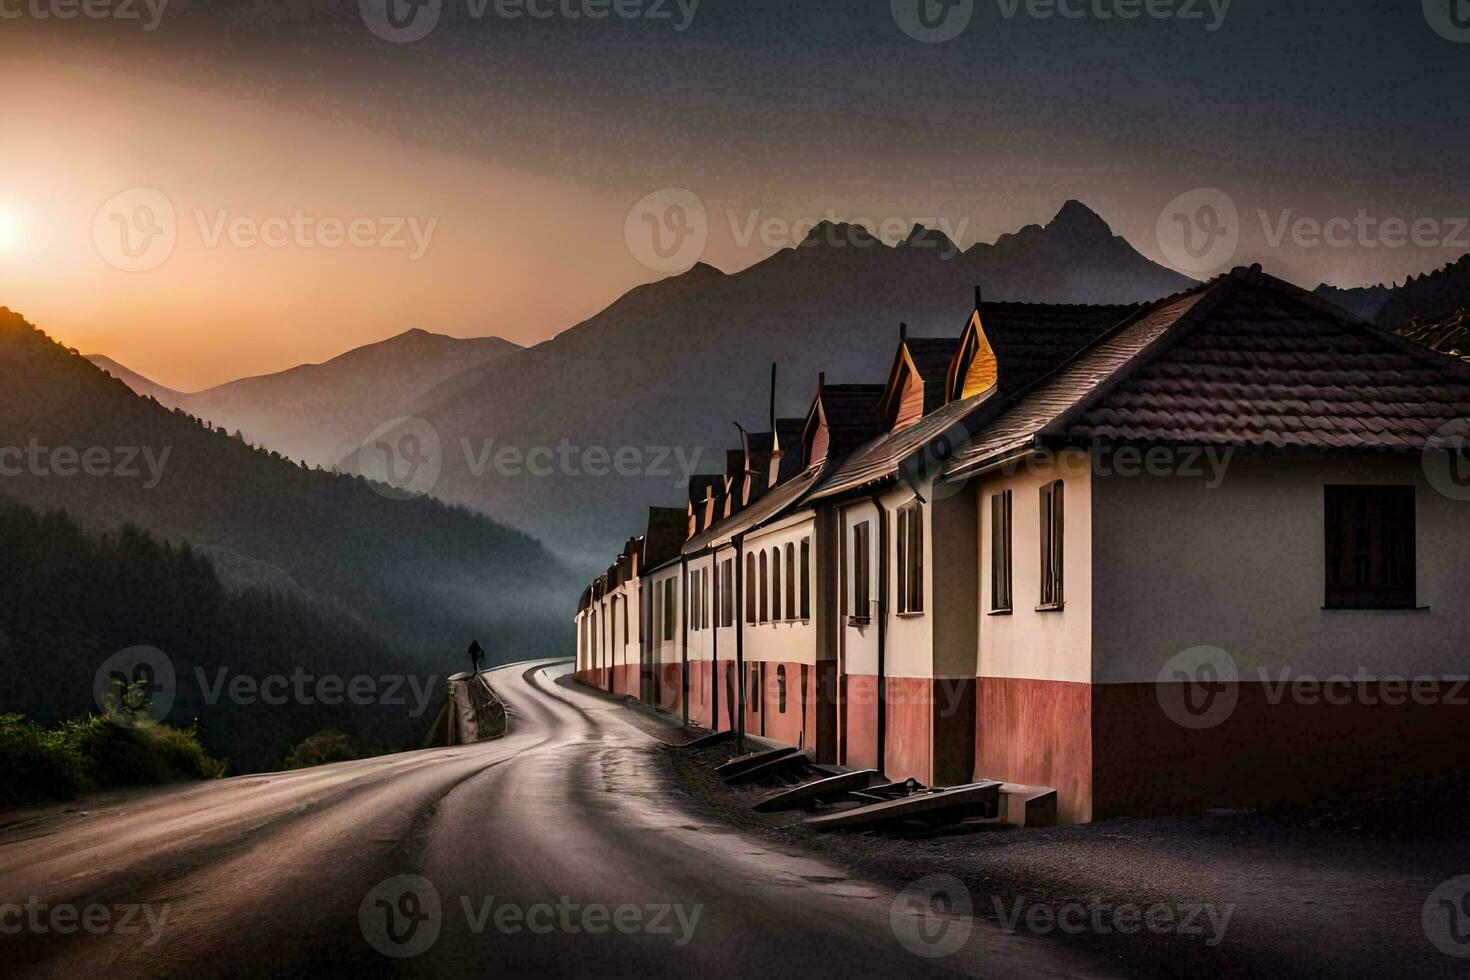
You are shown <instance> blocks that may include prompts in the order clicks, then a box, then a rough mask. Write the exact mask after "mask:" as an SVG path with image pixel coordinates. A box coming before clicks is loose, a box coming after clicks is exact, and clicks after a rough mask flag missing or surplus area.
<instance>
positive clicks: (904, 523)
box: [897, 500, 924, 616]
mask: <svg viewBox="0 0 1470 980" xmlns="http://www.w3.org/2000/svg"><path fill="white" fill-rule="evenodd" d="M897 572H898V574H897V578H898V614H899V615H900V616H922V615H923V614H924V506H923V504H921V503H919V502H918V501H917V500H914V501H910V502H909V503H907V504H904V505H903V506H902V507H900V508H899V509H898V562H897Z"/></svg>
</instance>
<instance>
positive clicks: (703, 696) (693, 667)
mask: <svg viewBox="0 0 1470 980" xmlns="http://www.w3.org/2000/svg"><path fill="white" fill-rule="evenodd" d="M713 673H714V664H713V663H711V662H710V661H708V660H691V661H689V720H690V721H691V722H693V723H694V724H696V725H702V726H703V727H705V728H709V729H711V730H713V729H714V720H715V704H714V696H713V694H712V692H711V690H710V681H711V678H712V677H713Z"/></svg>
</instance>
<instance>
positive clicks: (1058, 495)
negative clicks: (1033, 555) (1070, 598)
mask: <svg viewBox="0 0 1470 980" xmlns="http://www.w3.org/2000/svg"><path fill="white" fill-rule="evenodd" d="M1041 608H1042V609H1060V608H1062V481H1061V480H1057V481H1056V482H1055V483H1048V484H1047V485H1046V486H1044V487H1042V488H1041Z"/></svg>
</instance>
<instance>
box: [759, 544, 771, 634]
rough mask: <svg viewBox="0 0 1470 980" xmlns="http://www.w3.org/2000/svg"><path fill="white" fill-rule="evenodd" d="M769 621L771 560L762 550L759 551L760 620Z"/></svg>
mask: <svg viewBox="0 0 1470 980" xmlns="http://www.w3.org/2000/svg"><path fill="white" fill-rule="evenodd" d="M770 621H771V562H770V558H769V557H768V556H767V555H766V553H765V552H764V551H762V552H761V622H763V623H769V622H770Z"/></svg>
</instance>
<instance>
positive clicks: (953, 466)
mask: <svg viewBox="0 0 1470 980" xmlns="http://www.w3.org/2000/svg"><path fill="white" fill-rule="evenodd" d="M1217 282H1218V280H1217ZM1213 286H1214V284H1213V283H1211V284H1208V285H1206V286H1202V287H1199V288H1197V289H1194V290H1191V291H1189V292H1187V293H1182V294H1180V295H1178V296H1171V297H1169V298H1168V299H1165V300H1160V301H1159V302H1158V303H1156V304H1154V305H1153V306H1150V307H1148V308H1146V309H1143V310H1140V311H1138V312H1136V313H1135V314H1134V315H1133V316H1132V317H1131V318H1130V319H1128V320H1126V321H1125V322H1124V323H1122V324H1121V325H1119V326H1118V327H1117V328H1116V329H1115V330H1113V331H1111V332H1109V333H1108V334H1106V335H1104V337H1103V338H1102V339H1101V340H1098V341H1097V342H1096V343H1095V344H1094V345H1093V346H1092V347H1091V348H1089V349H1087V350H1085V351H1084V352H1082V353H1080V354H1078V355H1077V356H1075V357H1073V358H1072V359H1071V360H1069V361H1068V362H1067V363H1065V364H1064V365H1062V366H1061V367H1060V368H1058V369H1057V370H1056V371H1055V372H1054V373H1053V374H1051V375H1050V376H1048V377H1045V378H1043V379H1042V380H1041V381H1039V382H1037V383H1036V384H1035V385H1034V386H1033V387H1032V388H1031V389H1030V390H1028V391H1026V392H1024V393H1022V394H1021V395H1019V396H1018V397H1017V398H1016V399H1015V400H1014V402H1012V403H1011V404H1010V405H1008V406H1006V407H1005V409H1004V411H1003V412H1001V413H1000V414H999V415H998V416H997V417H996V418H994V419H992V420H990V421H989V423H988V424H987V425H985V426H983V427H982V428H980V429H979V430H978V431H977V432H976V433H975V435H974V436H973V438H972V439H971V440H970V441H969V443H968V444H966V445H964V446H962V447H961V448H959V449H958V450H956V451H955V452H954V454H953V455H952V456H951V457H950V459H949V462H948V464H947V465H946V467H945V473H946V474H948V475H952V476H958V475H962V474H964V473H966V472H969V471H970V470H973V469H974V468H976V467H978V466H981V465H983V464H984V463H985V462H986V461H988V460H990V459H993V458H995V457H998V456H1002V455H1004V454H1005V453H1007V452H1009V451H1011V450H1013V449H1017V448H1020V447H1023V446H1028V445H1030V444H1031V443H1032V442H1034V440H1035V439H1036V437H1037V435H1038V434H1040V432H1041V430H1042V429H1044V428H1045V427H1046V426H1048V425H1050V424H1051V423H1052V422H1054V421H1056V419H1057V418H1058V417H1059V416H1061V415H1062V414H1063V413H1064V412H1066V411H1067V410H1069V409H1071V408H1073V407H1075V406H1076V405H1077V404H1078V403H1079V402H1081V400H1082V399H1083V398H1084V397H1086V396H1087V395H1089V394H1091V393H1092V392H1093V391H1094V390H1095V389H1096V388H1097V387H1098V385H1099V384H1101V383H1102V382H1103V381H1104V380H1106V379H1107V378H1109V377H1110V376H1111V375H1112V374H1113V373H1114V372H1115V371H1117V370H1119V369H1120V368H1122V367H1123V366H1124V365H1125V364H1127V363H1128V362H1129V361H1130V360H1132V359H1133V358H1134V357H1136V356H1137V355H1138V354H1139V353H1140V352H1142V351H1143V350H1144V349H1145V348H1147V347H1148V346H1149V345H1150V344H1152V343H1154V342H1155V341H1157V340H1158V339H1159V338H1160V337H1162V336H1163V335H1164V333H1165V332H1166V331H1167V330H1168V329H1169V328H1170V327H1172V326H1174V324H1175V323H1176V322H1177V321H1178V320H1179V319H1180V318H1182V317H1184V316H1185V315H1186V314H1187V313H1189V312H1190V311H1191V310H1193V309H1194V307H1195V306H1196V304H1198V303H1200V302H1201V300H1203V299H1204V297H1205V296H1206V295H1207V294H1208V293H1209V291H1210V290H1211V288H1213Z"/></svg>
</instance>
